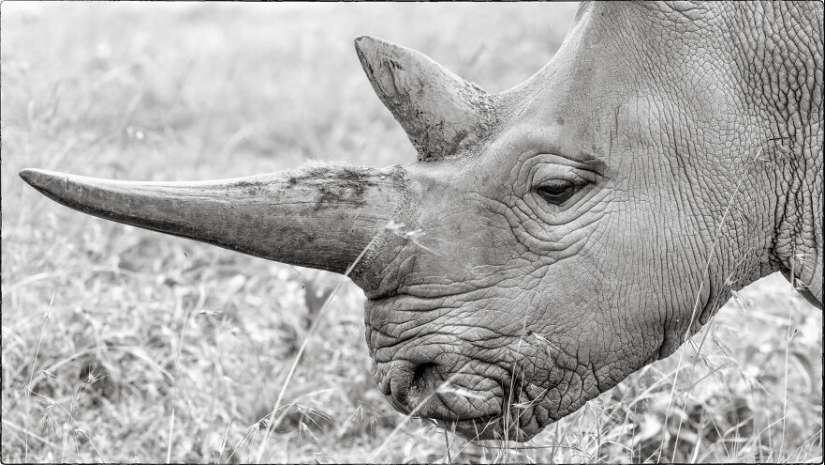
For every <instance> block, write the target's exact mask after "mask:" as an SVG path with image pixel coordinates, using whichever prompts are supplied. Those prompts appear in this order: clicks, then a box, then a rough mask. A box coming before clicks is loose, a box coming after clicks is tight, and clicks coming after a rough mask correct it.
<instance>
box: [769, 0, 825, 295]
mask: <svg viewBox="0 0 825 465" xmlns="http://www.w3.org/2000/svg"><path fill="white" fill-rule="evenodd" d="M759 6H763V7H765V8H766V10H768V11H765V12H763V15H762V16H761V19H760V20H759V21H761V22H762V25H763V26H764V27H768V26H770V28H775V30H776V31H778V36H777V35H774V36H773V37H769V38H768V39H767V40H766V42H765V46H764V48H762V50H763V52H762V53H765V54H766V55H767V57H763V59H761V60H760V61H761V62H762V63H763V65H762V66H765V67H766V68H767V69H763V70H762V72H761V74H762V76H761V79H760V81H761V88H760V89H759V91H761V95H763V96H764V99H765V101H764V103H767V104H768V108H769V109H770V110H769V112H770V113H773V118H771V119H772V120H773V121H771V123H772V126H773V129H772V130H771V135H772V136H773V138H772V139H771V140H770V141H769V143H768V145H766V146H765V148H766V150H767V151H768V152H771V151H772V147H777V148H778V147H781V150H778V151H776V152H775V153H767V152H766V154H767V155H768V157H767V158H768V159H771V160H772V163H774V164H775V167H776V168H777V172H778V173H779V175H778V176H776V177H775V178H774V179H775V180H776V181H775V186H774V188H775V189H776V190H775V191H774V192H775V193H776V199H777V200H778V204H777V208H776V210H775V211H776V214H777V216H776V218H775V228H776V229H775V230H774V231H775V233H774V238H773V246H772V254H773V259H774V260H776V261H778V263H779V270H780V271H781V272H782V274H784V275H785V277H786V278H787V279H788V280H789V281H791V282H792V283H793V284H795V287H796V288H797V289H798V290H799V291H800V292H801V293H802V295H804V296H805V297H806V299H808V301H810V302H811V303H813V304H814V305H816V306H818V307H819V308H820V309H821V308H822V303H823V300H822V297H823V296H822V271H823V268H822V263H823V254H822V251H823V230H822V208H823V198H822V197H823V185H822V184H823V179H822V170H823V160H822V143H823V123H822V120H823V105H822V93H823V83H822V62H823V44H822V36H823V18H822V5H821V3H819V2H816V3H815V4H812V5H805V6H806V7H809V8H811V9H812V10H813V11H811V14H810V15H791V14H789V10H787V9H785V7H786V6H787V5H784V4H779V5H769V6H764V5H759ZM764 13H767V14H764ZM769 21H772V23H771V24H767V22H769ZM806 34H810V37H804V36H805V35H806ZM777 37H778V38H779V40H777ZM759 50H760V49H759V48H757V51H759ZM772 54H773V55H774V56H771V55H772ZM780 55H790V56H795V57H796V59H795V60H787V59H784V60H780V59H777V58H778V56H780ZM766 76H767V77H768V79H764V78H765V77H766Z"/></svg>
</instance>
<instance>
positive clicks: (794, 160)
mask: <svg viewBox="0 0 825 465" xmlns="http://www.w3.org/2000/svg"><path fill="white" fill-rule="evenodd" d="M820 111H821V107H820ZM820 116H821V114H820ZM807 129H808V133H807V135H806V136H807V138H808V141H810V143H808V144H806V147H805V148H804V149H803V150H802V151H794V153H792V154H790V155H789V156H786V157H785V158H784V159H783V160H782V162H781V164H782V165H783V167H784V169H783V170H782V178H780V182H779V185H778V186H777V190H778V193H779V198H780V201H781V205H780V208H779V209H778V212H777V213H778V216H777V219H776V229H775V231H776V232H775V236H774V244H773V250H772V252H773V255H774V258H775V260H777V261H778V262H779V270H780V271H781V272H782V274H783V275H784V276H785V278H787V279H788V280H789V281H791V283H792V284H794V287H796V289H797V290H799V291H800V293H801V294H802V295H803V296H805V298H806V299H807V300H808V301H809V302H811V303H812V304H813V305H815V306H817V307H819V308H820V309H822V303H823V301H822V272H823V268H822V263H823V254H822V251H823V231H822V207H823V201H822V197H823V186H822V183H823V182H822V169H823V163H822V142H823V130H822V124H821V123H819V124H816V127H808V128H807Z"/></svg>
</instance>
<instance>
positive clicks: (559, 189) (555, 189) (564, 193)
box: [536, 179, 577, 205]
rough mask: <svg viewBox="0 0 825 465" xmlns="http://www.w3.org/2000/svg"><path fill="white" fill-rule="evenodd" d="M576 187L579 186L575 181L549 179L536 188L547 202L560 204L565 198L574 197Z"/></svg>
mask: <svg viewBox="0 0 825 465" xmlns="http://www.w3.org/2000/svg"><path fill="white" fill-rule="evenodd" d="M576 189H577V186H576V185H575V184H574V183H573V182H571V181H567V180H563V179H558V180H553V181H548V182H546V183H544V184H542V185H541V186H538V187H537V188H536V193H538V194H539V195H540V196H541V198H543V199H544V200H545V201H546V202H547V203H551V204H553V205H560V204H562V203H564V201H565V200H567V199H569V198H570V197H572V196H573V194H575V193H576Z"/></svg>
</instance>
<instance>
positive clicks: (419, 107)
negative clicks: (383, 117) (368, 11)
mask: <svg viewBox="0 0 825 465" xmlns="http://www.w3.org/2000/svg"><path fill="white" fill-rule="evenodd" d="M355 50H356V51H357V52H358V58H359V59H360V60H361V65H362V66H363V68H364V71H365V72H366V73H367V77H368V78H369V80H370V83H371V84H372V87H373V89H375V92H376V93H377V94H378V97H379V98H380V99H381V101H382V102H384V105H386V107H387V108H388V109H389V110H390V111H391V112H392V114H393V116H394V117H395V119H396V120H397V121H398V122H399V123H401V126H402V127H403V128H404V131H406V132H407V135H408V136H409V138H410V141H412V143H413V145H414V146H415V148H416V150H418V154H419V155H418V159H419V160H420V161H434V160H438V159H441V158H444V157H449V156H451V155H454V154H455V153H457V152H458V151H459V150H463V149H466V148H468V147H471V146H473V145H476V144H477V143H478V142H480V141H482V140H483V139H484V138H485V137H486V136H487V135H488V134H489V133H490V132H491V131H492V129H493V127H494V126H495V123H496V111H495V102H494V98H493V96H492V95H490V94H488V93H487V92H485V91H484V90H483V89H481V88H480V87H478V86H477V85H475V84H473V83H471V82H468V81H465V80H464V79H462V78H460V77H458V76H456V75H455V74H453V73H451V72H450V71H448V70H447V69H446V68H444V67H443V66H441V65H439V64H438V63H436V62H435V61H433V60H431V59H430V58H429V57H427V56H425V55H423V54H421V53H418V52H416V51H415V50H410V49H408V48H405V47H401V46H398V45H395V44H391V43H388V42H384V41H382V40H379V39H374V38H372V37H359V38H358V39H356V40H355Z"/></svg>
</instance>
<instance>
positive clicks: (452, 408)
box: [379, 362, 547, 442]
mask: <svg viewBox="0 0 825 465" xmlns="http://www.w3.org/2000/svg"><path fill="white" fill-rule="evenodd" d="M467 365H469V362H467V363H465V364H464V365H463V366H467ZM409 369H410V363H408V362H400V363H398V362H393V368H391V369H390V371H389V372H388V373H386V374H385V375H384V376H380V378H381V379H380V382H379V386H380V387H381V390H382V392H383V393H384V395H385V396H387V398H388V399H389V401H390V402H391V403H392V404H393V406H394V407H395V408H396V409H397V410H399V411H400V412H402V413H405V414H407V415H410V416H411V417H413V418H421V419H429V420H434V421H435V422H436V423H437V424H438V425H439V426H440V427H442V428H444V429H446V430H448V431H453V432H455V433H456V434H458V435H459V436H461V437H464V438H466V439H469V440H488V439H492V440H503V439H508V440H513V441H519V442H523V441H527V440H529V439H531V438H532V437H533V436H535V435H536V434H538V433H539V432H540V431H541V430H542V429H543V428H544V426H545V425H544V423H545V422H546V420H547V410H546V409H545V407H544V406H542V405H541V401H542V400H544V395H543V393H544V392H546V390H545V391H543V392H542V395H540V396H535V397H534V398H530V395H529V393H528V392H527V390H525V389H521V388H520V386H523V384H522V383H523V381H524V380H523V379H522V377H521V376H519V375H518V373H515V376H514V377H510V378H501V379H498V380H497V379H494V378H486V379H483V380H481V381H480V382H476V383H473V384H475V385H476V387H475V388H473V389H472V390H471V389H469V388H465V387H463V386H462V384H464V383H466V382H467V381H468V380H467V378H466V374H465V375H462V369H459V370H457V371H456V372H455V373H452V374H451V373H443V372H442V371H441V370H439V368H438V365H436V364H434V363H424V364H421V365H418V366H415V367H414V368H413V370H412V376H411V377H410V376H409ZM462 378H463V379H462ZM462 381H464V383H462ZM542 420H544V421H542Z"/></svg>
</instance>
